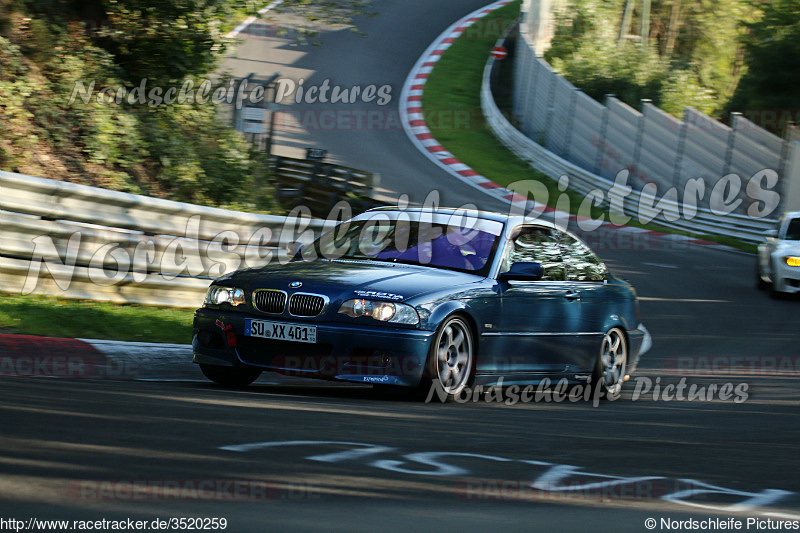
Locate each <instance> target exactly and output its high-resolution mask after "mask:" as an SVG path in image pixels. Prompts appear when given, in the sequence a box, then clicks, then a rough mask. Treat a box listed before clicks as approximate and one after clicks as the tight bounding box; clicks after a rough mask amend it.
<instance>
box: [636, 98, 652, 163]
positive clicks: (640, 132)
mask: <svg viewBox="0 0 800 533" xmlns="http://www.w3.org/2000/svg"><path fill="white" fill-rule="evenodd" d="M652 103H653V101H652V100H650V99H647V98H643V99H642V101H641V107H642V116H640V117H639V124H637V125H636V141H635V144H634V145H633V163H632V164H633V169H632V171H633V172H634V173H636V174H638V173H639V158H640V157H641V155H642V143H643V142H644V124H645V121H646V120H647V117H646V116H645V114H644V106H645V104H652Z"/></svg>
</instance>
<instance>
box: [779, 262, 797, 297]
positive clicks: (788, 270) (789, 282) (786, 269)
mask: <svg viewBox="0 0 800 533" xmlns="http://www.w3.org/2000/svg"><path fill="white" fill-rule="evenodd" d="M773 261H774V263H773V264H776V266H775V272H774V273H773V276H772V282H773V283H774V284H775V290H777V291H780V292H785V293H789V294H793V293H797V292H800V267H790V266H789V265H787V264H786V263H785V262H784V260H783V255H781V256H780V257H777V258H774V259H773Z"/></svg>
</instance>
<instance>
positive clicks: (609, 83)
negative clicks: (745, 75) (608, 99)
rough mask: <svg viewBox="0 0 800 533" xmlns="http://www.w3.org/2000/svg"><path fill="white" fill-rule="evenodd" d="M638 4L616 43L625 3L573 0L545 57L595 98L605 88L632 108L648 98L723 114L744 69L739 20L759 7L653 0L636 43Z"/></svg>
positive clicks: (732, 1) (670, 106)
mask: <svg viewBox="0 0 800 533" xmlns="http://www.w3.org/2000/svg"><path fill="white" fill-rule="evenodd" d="M640 4H641V3H640V2H636V3H635V4H634V5H636V6H637V10H634V12H633V16H632V24H631V27H630V28H625V31H623V32H622V33H623V35H625V37H623V38H622V39H621V40H620V39H619V29H620V24H621V18H622V9H623V5H624V0H574V1H573V2H572V3H570V5H569V7H568V8H567V9H566V10H565V11H564V12H563V13H562V15H561V16H560V17H559V21H558V26H557V29H556V34H555V38H554V40H553V45H552V48H551V49H550V50H549V51H548V52H547V54H546V56H545V57H546V59H547V60H548V61H550V62H551V64H553V66H554V67H555V68H556V69H557V70H559V72H561V73H562V74H564V76H565V77H566V78H567V79H569V80H570V81H571V82H573V83H574V84H575V85H577V86H578V87H580V88H581V89H583V90H584V91H585V92H586V93H587V94H590V95H591V96H593V97H595V98H597V99H599V100H602V97H603V95H605V94H606V93H612V94H615V95H617V96H618V97H619V98H620V99H621V100H623V101H625V102H626V103H628V104H629V105H631V106H633V107H638V106H639V101H640V100H641V99H642V98H648V99H651V100H653V102H654V103H655V104H656V105H660V106H662V107H664V108H665V109H667V110H668V111H669V112H670V113H673V114H675V115H678V116H680V115H681V113H682V109H683V108H684V107H685V106H693V107H697V108H698V109H701V110H703V111H704V112H706V113H709V114H717V115H720V114H722V111H723V110H724V108H725V105H726V103H727V101H728V99H729V98H730V96H731V95H732V94H733V91H734V89H735V87H736V84H737V82H738V80H739V77H740V75H741V73H742V71H743V64H742V42H743V39H744V38H745V36H746V33H747V26H746V24H747V23H749V22H752V21H754V20H756V19H757V17H758V14H759V10H758V8H757V7H755V6H754V5H753V3H752V2H751V1H750V0H653V2H652V15H651V19H650V32H649V34H648V36H647V37H648V39H647V43H642V42H641V40H640V36H639V35H638V31H639V24H640V19H639V17H640V16H641V13H639V11H638V9H639V7H638V6H639V5H640ZM628 32H632V33H635V34H637V35H636V37H635V38H630V36H627V34H628ZM593 69H594V70H595V72H592V70H593Z"/></svg>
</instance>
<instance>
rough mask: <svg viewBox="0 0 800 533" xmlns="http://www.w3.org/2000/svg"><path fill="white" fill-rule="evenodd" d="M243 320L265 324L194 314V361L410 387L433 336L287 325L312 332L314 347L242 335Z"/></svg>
mask: <svg viewBox="0 0 800 533" xmlns="http://www.w3.org/2000/svg"><path fill="white" fill-rule="evenodd" d="M248 318H253V319H264V317H262V316H250V315H248V314H246V313H226V312H224V311H219V310H214V309H206V308H203V309H198V310H197V311H196V312H195V318H194V338H193V340H192V347H193V349H194V362H195V363H199V364H205V365H218V366H229V367H230V366H238V367H249V368H260V369H263V370H272V371H275V372H279V373H282V374H287V375H292V376H300V377H308V378H317V379H328V380H344V381H354V382H360V383H382V384H387V385H402V386H410V387H413V386H416V385H418V384H419V382H420V379H421V378H422V375H423V372H424V369H425V363H426V360H427V356H428V353H429V351H430V343H431V342H432V337H433V335H434V332H432V331H420V330H415V329H402V328H387V327H382V326H375V327H369V326H367V327H361V326H351V325H348V324H342V323H330V322H322V323H317V322H315V323H310V322H301V321H297V322H291V323H292V324H302V325H309V326H315V327H316V328H317V339H316V340H317V342H316V343H313V344H310V343H300V342H291V341H277V340H271V339H261V338H254V337H248V336H245V335H244V328H245V320H246V319H248ZM287 323H289V322H287Z"/></svg>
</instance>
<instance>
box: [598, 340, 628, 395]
mask: <svg viewBox="0 0 800 533" xmlns="http://www.w3.org/2000/svg"><path fill="white" fill-rule="evenodd" d="M627 367H628V341H627V340H626V338H625V332H624V331H622V330H621V329H620V328H613V329H611V330H609V332H608V333H606V334H605V335H604V336H603V342H602V344H601V345H600V354H599V356H598V357H597V363H596V364H595V369H594V373H593V374H592V383H594V384H595V387H600V397H602V398H610V399H616V398H618V397H619V394H620V392H621V391H622V384H623V383H625V372H626V370H627Z"/></svg>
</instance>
